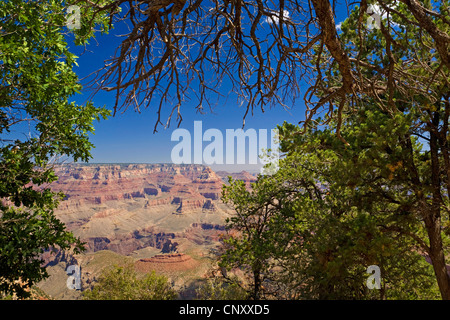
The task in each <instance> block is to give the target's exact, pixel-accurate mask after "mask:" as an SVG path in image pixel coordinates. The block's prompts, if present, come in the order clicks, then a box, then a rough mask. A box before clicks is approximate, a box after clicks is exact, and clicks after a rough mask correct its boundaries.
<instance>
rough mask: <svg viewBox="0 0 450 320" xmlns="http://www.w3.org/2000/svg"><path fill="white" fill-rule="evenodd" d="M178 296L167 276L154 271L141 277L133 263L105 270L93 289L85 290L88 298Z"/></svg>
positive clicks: (138, 298)
mask: <svg viewBox="0 0 450 320" xmlns="http://www.w3.org/2000/svg"><path fill="white" fill-rule="evenodd" d="M176 297H177V293H176V291H174V290H173V289H172V287H171V285H170V283H169V282H168V280H167V278H166V277H164V276H160V275H157V274H156V273H155V272H152V273H150V274H147V275H145V276H144V277H142V278H139V277H138V274H137V273H136V271H134V267H133V265H128V266H126V267H118V266H114V267H112V268H108V269H106V270H103V272H102V274H101V275H100V277H99V279H98V281H97V283H96V284H95V285H94V287H93V289H91V290H86V291H84V292H83V298H84V299H86V300H172V299H175V298H176Z"/></svg>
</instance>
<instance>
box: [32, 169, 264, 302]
mask: <svg viewBox="0 0 450 320" xmlns="http://www.w3.org/2000/svg"><path fill="white" fill-rule="evenodd" d="M55 172H56V174H57V176H58V180H57V181H55V182H54V183H52V184H51V185H50V188H51V189H52V190H53V191H62V192H63V193H64V194H65V198H64V200H63V201H61V203H60V205H59V207H58V209H57V210H56V211H55V214H56V216H57V217H58V219H60V220H61V221H62V222H64V223H65V225H66V227H67V229H68V230H69V231H71V232H72V233H73V234H74V235H75V236H77V237H78V238H80V239H81V241H83V242H84V243H85V249H86V250H85V252H84V253H82V254H79V255H75V256H70V257H69V256H67V255H64V254H49V253H47V254H46V255H44V261H45V263H46V265H47V267H48V270H49V274H50V275H51V276H50V278H49V279H47V280H46V281H44V282H43V283H41V284H40V285H41V287H42V288H44V289H47V290H48V291H51V294H52V295H53V296H55V297H56V298H77V297H79V294H75V293H74V292H68V291H67V290H68V289H67V288H66V287H65V285H64V284H65V283H62V282H64V281H63V280H64V279H66V278H67V275H65V272H64V270H65V268H66V267H67V266H68V265H69V264H74V263H75V264H79V265H81V267H82V270H84V274H83V277H82V278H83V279H84V280H83V281H84V283H85V287H86V286H87V285H89V284H90V283H92V282H93V281H95V277H96V276H98V274H99V272H100V271H101V269H102V268H103V267H106V266H107V265H108V264H113V261H110V262H108V259H106V258H104V257H105V256H109V257H110V260H114V261H116V262H117V261H119V260H120V261H127V263H133V264H134V265H135V267H136V270H138V271H141V272H149V271H150V270H156V271H158V272H161V273H166V274H167V275H169V276H170V277H172V280H173V281H174V282H178V285H179V286H183V285H186V281H187V280H186V279H180V277H179V276H180V274H181V275H182V274H183V271H189V272H190V275H191V278H192V277H202V274H203V273H205V272H206V271H207V268H208V265H210V264H211V261H212V260H211V259H212V258H211V250H213V249H214V248H215V247H217V245H218V244H219V240H220V237H221V235H223V234H224V232H225V219H226V218H227V217H229V216H230V215H231V214H232V213H233V210H232V208H230V207H229V206H227V205H225V204H224V203H222V201H221V200H220V197H221V192H222V186H223V184H224V183H227V180H228V179H227V177H228V176H229V175H231V176H232V177H233V178H235V179H239V180H243V181H245V183H246V185H247V186H248V187H250V184H251V182H253V181H255V180H256V177H255V176H253V175H251V174H249V173H248V172H240V173H235V174H234V173H231V174H230V173H228V172H224V171H220V172H214V171H213V170H212V169H211V168H210V167H208V166H203V165H174V164H81V165H80V164H65V165H60V166H56V167H55ZM99 257H102V259H99ZM111 257H113V258H111ZM96 259H97V260H101V261H102V263H100V264H98V263H93V262H92V261H94V260H96ZM94 265H101V266H102V268H100V267H96V268H93V266H94ZM56 282H57V283H56ZM56 287H58V289H55V288H56Z"/></svg>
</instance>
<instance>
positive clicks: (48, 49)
mask: <svg viewBox="0 0 450 320" xmlns="http://www.w3.org/2000/svg"><path fill="white" fill-rule="evenodd" d="M67 5H68V4H67V3H64V2H61V1H56V0H48V1H43V0H42V1H20V0H11V1H2V2H0V199H1V202H0V291H2V292H4V293H5V294H12V293H15V294H16V295H17V296H18V297H25V296H28V295H29V293H28V292H26V291H25V290H24V287H30V286H31V285H32V284H33V283H35V282H37V281H40V280H41V279H43V278H45V277H47V273H46V271H45V269H44V268H43V267H42V266H41V260H40V258H39V257H40V254H41V253H42V252H43V251H44V250H47V249H51V248H58V249H61V250H64V249H69V248H71V247H73V248H74V250H75V252H79V251H80V250H81V249H82V244H81V242H80V241H79V240H78V239H77V238H75V237H74V236H73V235H72V234H71V233H70V232H67V231H66V229H65V226H64V224H63V223H61V222H60V221H59V220H58V219H57V218H56V217H55V215H54V210H55V208H56V207H57V205H58V202H59V201H60V200H61V199H62V197H63V195H62V194H60V193H55V192H52V191H51V190H50V189H49V188H48V187H47V186H48V184H49V183H51V182H53V181H55V180H56V179H57V177H56V176H55V173H54V171H53V168H52V163H54V162H55V161H54V160H55V158H56V157H59V156H66V157H71V158H72V159H73V160H74V161H79V160H82V161H88V160H89V158H90V157H91V154H90V150H91V148H92V147H93V145H92V144H91V143H90V142H89V134H91V133H94V127H93V123H94V121H96V120H100V119H106V117H107V116H108V115H109V114H110V112H109V110H107V109H105V108H98V107H94V106H93V104H92V103H91V102H87V103H86V104H85V105H77V104H76V103H74V102H71V101H70V100H69V99H70V97H72V96H73V95H75V94H76V93H79V92H80V91H81V85H80V84H79V83H78V78H77V75H76V74H75V72H74V71H73V70H72V68H73V66H74V65H76V56H75V55H74V54H72V53H71V52H70V51H69V50H68V46H67V40H66V37H67V36H68V34H66V33H64V32H65V30H66V31H67V29H66V28H65V24H66V17H65V14H64V13H65V9H66V6H67ZM94 22H95V23H100V24H101V23H103V22H105V21H103V20H102V19H101V17H100V16H97V17H96V19H95V21H94ZM105 23H106V22H105ZM89 30H90V29H89V28H88V29H86V28H83V27H82V28H80V30H78V31H77V42H78V43H83V42H86V41H87V40H88V39H89V37H91V36H92V32H90V31H89ZM105 30H106V29H105Z"/></svg>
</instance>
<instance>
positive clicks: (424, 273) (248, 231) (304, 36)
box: [0, 0, 450, 299]
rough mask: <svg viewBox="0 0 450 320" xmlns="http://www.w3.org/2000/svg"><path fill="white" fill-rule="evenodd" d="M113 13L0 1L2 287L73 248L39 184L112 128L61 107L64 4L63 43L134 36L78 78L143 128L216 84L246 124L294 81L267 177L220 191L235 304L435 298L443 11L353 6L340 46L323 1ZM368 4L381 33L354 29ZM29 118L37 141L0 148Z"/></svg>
mask: <svg viewBox="0 0 450 320" xmlns="http://www.w3.org/2000/svg"><path fill="white" fill-rule="evenodd" d="M126 3H128V1H124V0H117V1H110V0H104V1H95V2H92V1H86V0H77V1H75V0H74V1H68V2H63V1H56V0H48V1H19V0H12V1H8V2H1V3H0V21H1V27H0V33H1V38H0V53H1V62H2V63H1V65H0V72H1V74H0V81H1V88H0V103H1V105H0V132H1V134H2V136H1V142H2V145H1V149H0V158H1V167H2V169H1V171H0V197H1V198H3V199H4V200H5V201H3V202H2V204H1V211H2V216H1V220H0V276H1V277H2V278H1V282H0V290H1V291H3V292H5V293H12V292H15V293H16V294H17V295H18V296H26V295H27V292H25V291H23V290H22V286H21V285H20V284H19V283H17V282H16V281H17V280H21V281H22V282H23V283H26V284H29V285H31V284H32V283H35V282H36V281H39V280H40V279H42V278H43V277H45V276H46V273H45V269H43V268H42V267H41V266H40V261H39V254H40V253H41V252H42V251H43V250H44V249H47V248H50V247H54V246H59V247H60V248H62V249H68V248H69V247H70V246H73V245H74V246H75V249H76V250H81V249H82V244H81V243H80V241H79V240H77V239H76V238H74V237H73V236H72V235H71V234H70V233H68V232H66V231H65V227H64V225H63V224H62V223H61V222H60V221H58V220H57V219H56V218H55V216H54V214H53V210H54V209H55V207H56V206H57V204H58V202H59V200H60V199H61V198H60V196H61V195H58V194H55V193H53V192H51V191H50V190H49V189H47V188H45V187H44V186H45V184H46V183H49V182H51V181H53V180H54V179H56V177H55V175H54V173H53V170H52V169H51V167H49V166H48V164H49V162H51V161H50V160H51V157H53V156H57V155H67V156H72V157H73V158H74V160H83V161H87V160H89V157H90V153H89V150H90V149H91V147H92V145H91V143H90V142H89V141H88V134H89V133H90V132H93V130H94V128H93V121H94V120H99V119H105V118H106V117H107V116H108V115H109V112H108V110H107V109H106V108H99V107H94V106H93V105H92V104H91V103H87V104H86V105H84V106H78V105H75V104H73V103H70V102H69V99H70V97H71V96H72V95H74V94H75V93H76V92H79V91H81V89H82V88H81V86H80V85H79V83H78V78H77V76H76V74H75V73H74V72H73V70H72V68H73V66H74V64H75V56H74V55H73V54H71V53H70V52H69V50H68V49H67V43H66V40H65V34H64V32H66V31H67V30H66V29H64V25H65V17H64V9H65V8H66V7H67V6H68V5H70V4H75V5H78V6H79V7H80V8H81V13H82V14H81V16H82V17H83V19H82V21H81V28H80V29H78V30H75V31H74V32H75V34H76V43H77V44H83V43H86V42H87V41H88V40H89V39H90V38H91V37H93V36H94V34H95V28H94V27H100V29H101V31H103V32H107V31H109V30H110V28H111V26H112V24H113V23H116V20H121V19H127V20H128V21H129V22H130V23H131V25H132V28H131V30H130V33H129V34H128V35H126V36H125V39H124V41H123V42H122V44H121V46H120V47H119V49H118V50H117V52H116V56H115V57H114V58H113V59H112V60H111V61H110V62H109V63H108V64H107V65H105V68H103V69H101V70H99V71H98V72H97V73H96V74H94V77H95V79H93V82H92V83H93V84H99V86H100V87H98V88H97V89H98V90H106V91H114V92H116V93H117V102H116V105H115V106H114V110H116V109H118V108H120V106H119V105H118V101H119V97H121V96H122V97H125V103H124V104H123V107H124V108H126V107H127V106H129V105H133V104H134V106H135V107H136V108H139V107H146V106H147V103H150V102H151V101H153V102H155V100H157V101H156V102H159V103H158V106H159V107H158V110H157V113H158V121H157V123H156V124H155V130H156V128H157V126H158V125H159V124H161V119H160V118H159V115H160V114H161V110H162V108H164V106H166V105H168V104H170V105H171V106H173V109H172V111H171V115H172V114H176V115H177V118H178V119H177V120H179V121H181V119H182V117H181V106H182V103H183V102H184V101H185V99H186V97H188V96H189V93H190V92H191V91H193V92H195V93H198V95H196V96H197V97H198V98H199V101H198V107H197V108H198V109H199V110H202V108H203V106H204V105H207V104H208V103H210V101H211V97H212V96H214V95H217V94H219V93H218V92H217V90H216V88H219V87H220V84H221V83H222V82H223V81H231V82H230V83H231V85H232V88H233V90H234V93H235V94H236V95H237V97H238V100H240V101H239V102H241V103H245V105H246V112H245V115H244V119H245V117H246V116H247V113H249V112H253V109H254V107H258V106H259V107H261V108H262V109H263V110H264V107H265V106H266V105H267V104H278V105H282V106H284V107H287V106H288V104H289V98H292V99H295V98H297V97H298V95H299V88H300V80H301V81H307V82H308V83H309V88H308V89H307V91H306V93H305V95H304V102H305V107H306V110H307V112H306V117H305V121H304V122H303V123H302V125H301V126H299V127H297V126H294V125H291V124H287V123H285V124H283V125H282V126H280V127H279V129H280V132H281V135H280V139H281V147H282V151H283V152H284V153H285V155H284V158H283V159H282V161H281V165H280V170H279V171H278V172H277V174H275V175H273V176H260V177H259V179H258V181H257V182H256V183H255V184H254V186H253V190H252V191H247V190H245V188H243V186H242V184H241V183H240V182H238V181H230V183H231V184H230V186H229V187H225V188H224V194H223V196H224V201H226V202H228V203H230V204H232V205H233V206H234V207H235V209H236V215H235V216H234V217H233V218H231V219H230V221H229V222H228V225H229V228H233V229H234V230H236V231H237V233H236V234H234V236H232V234H230V237H228V238H227V239H226V240H225V245H224V248H223V251H222V255H221V257H220V264H221V265H222V266H223V267H224V268H228V269H230V268H232V267H239V268H242V270H244V271H247V275H249V276H250V278H249V279H248V280H246V281H244V282H242V281H241V282H237V283H238V285H239V284H241V285H242V283H246V284H247V285H248V286H247V287H246V288H245V290H247V291H248V292H249V294H250V297H252V298H255V299H259V298H266V297H267V298H269V297H275V298H276V297H289V298H301V297H311V298H324V299H325V298H360V299H365V298H367V299H371V298H373V299H378V298H410V299H416V298H436V297H437V296H440V297H441V298H443V299H450V278H449V275H448V274H447V270H446V258H447V254H448V230H449V229H448V227H449V198H448V197H449V194H450V155H449V146H448V140H449V126H448V120H449V115H450V92H449V88H450V85H449V81H448V79H449V68H450V55H449V44H450V35H449V30H450V12H449V1H448V0H444V1H438V2H433V1H428V0H424V1H419V0H399V1H387V0H373V1H372V0H371V1H367V0H362V1H360V2H359V3H358V6H355V7H353V8H351V10H350V8H349V11H350V12H349V16H348V18H347V19H346V20H345V21H344V22H343V23H342V24H341V27H340V30H341V31H340V32H339V33H338V31H337V28H336V23H335V21H334V15H333V13H334V11H335V10H334V9H335V8H334V7H333V6H334V5H335V3H334V2H330V1H329V0H311V1H310V2H305V3H304V5H301V4H299V3H298V2H297V1H289V0H284V1H280V2H279V6H277V7H271V6H269V5H268V4H266V3H265V2H264V1H262V0H255V1H251V2H242V1H240V0H232V1H216V2H214V1H211V2H209V1H206V0H196V1H179V0H164V1H160V2H158V3H157V4H154V5H150V4H148V3H147V2H144V1H137V2H134V3H131V4H130V6H127V5H125V4H126ZM368 5H376V6H378V7H379V8H381V9H383V10H384V12H385V13H383V15H382V16H381V19H380V24H379V26H378V28H369V27H368V25H367V23H366V21H367V19H368V17H369V16H368V14H367V8H368ZM119 9H121V10H119ZM286 13H288V14H286ZM261 26H264V28H262V27H261ZM260 27H261V28H260ZM305 32H306V33H305ZM262 36H264V39H265V40H264V41H262V40H259V39H262ZM194 44H195V45H194ZM191 46H192V48H194V47H195V50H192V51H186V50H187V48H190V47H191ZM153 48H160V49H161V50H153ZM180 66H183V68H180ZM208 68H209V69H211V70H215V72H214V73H211V74H210V73H205V72H204V71H203V70H205V69H208ZM192 78H195V79H197V80H196V81H189V80H190V79H192ZM62 80H64V81H62ZM173 93H175V94H173ZM320 113H322V114H321V117H319V116H318V115H319V114H320ZM323 113H325V114H323ZM170 120H171V116H170V117H169V119H168V121H167V123H170ZM26 121H30V122H31V123H33V131H34V133H35V134H34V135H33V136H32V137H31V138H26V139H22V140H20V139H18V138H16V137H14V139H9V136H8V132H10V131H11V129H12V127H13V126H20V124H21V123H22V124H23V123H24V122H26ZM10 140H13V141H10ZM30 182H33V183H34V184H35V185H37V186H42V187H41V189H36V188H31V187H30V186H29V184H30ZM421 255H427V256H428V257H429V258H430V260H431V262H432V265H427V264H426V262H424V260H423V258H422V256H421ZM367 264H377V265H379V266H380V268H381V270H382V273H383V286H382V289H381V290H379V291H367V290H366V289H365V288H364V283H365V282H364V279H363V277H364V267H365V266H366V265H367ZM438 292H439V293H438Z"/></svg>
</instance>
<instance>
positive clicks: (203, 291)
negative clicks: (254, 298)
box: [196, 277, 247, 300]
mask: <svg viewBox="0 0 450 320" xmlns="http://www.w3.org/2000/svg"><path fill="white" fill-rule="evenodd" d="M196 294H197V299H198V300H245V299H246V298H247V292H245V291H244V290H243V289H242V288H241V287H240V286H239V285H238V284H237V283H236V282H229V281H224V280H223V279H222V278H219V277H215V278H211V279H208V280H206V281H205V282H204V283H203V284H202V285H200V287H199V288H197V290H196Z"/></svg>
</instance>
